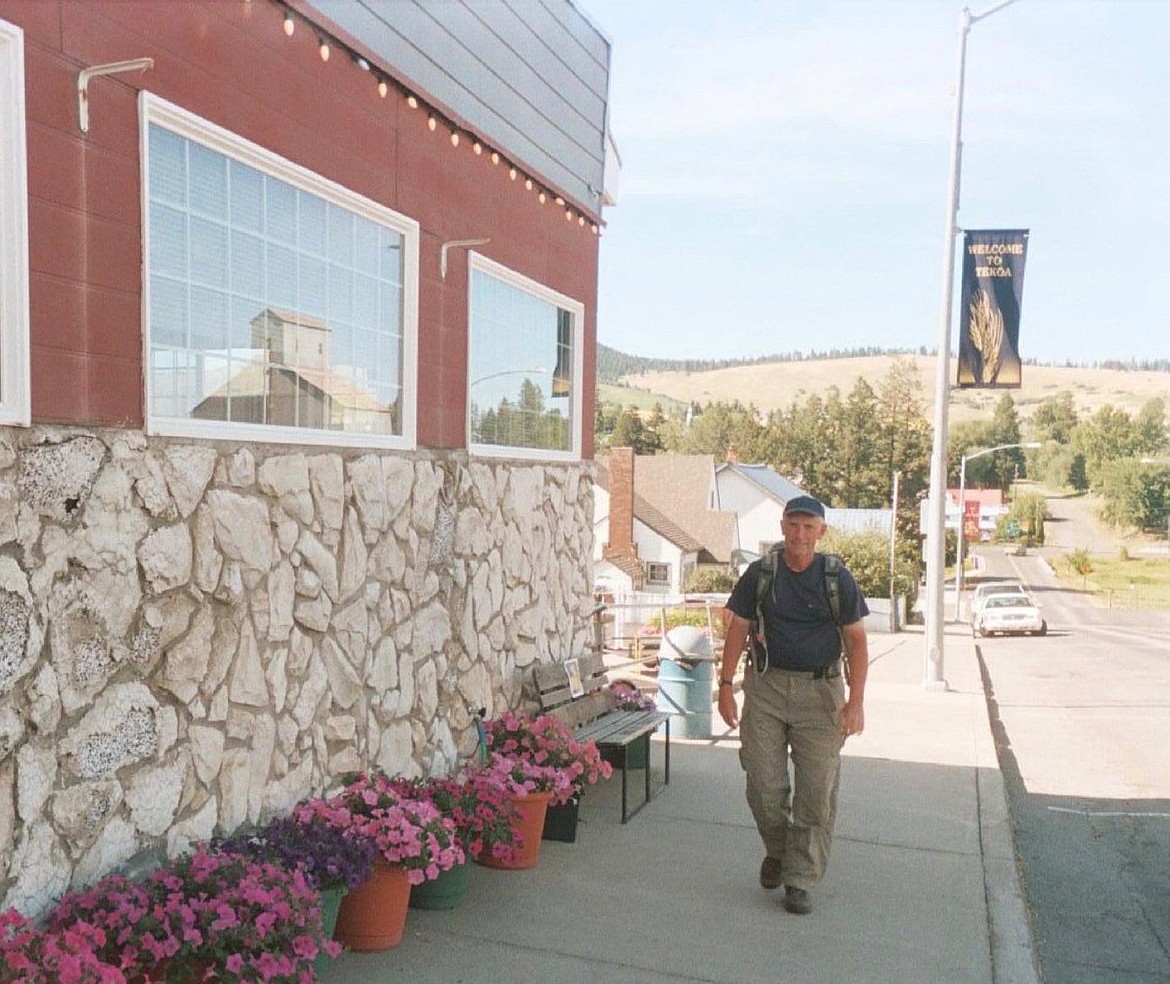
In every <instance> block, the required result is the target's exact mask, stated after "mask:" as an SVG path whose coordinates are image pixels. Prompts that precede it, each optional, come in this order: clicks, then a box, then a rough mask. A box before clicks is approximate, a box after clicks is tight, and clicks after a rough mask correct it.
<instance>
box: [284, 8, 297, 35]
mask: <svg viewBox="0 0 1170 984" xmlns="http://www.w3.org/2000/svg"><path fill="white" fill-rule="evenodd" d="M296 29H297V25H296V22H295V21H294V20H293V17H292V14H290V13H288V12H287V11H286V12H285V15H284V33H285V34H286V35H287V36H288V37H290V38H291V37H292V36H293V31H295V30H296Z"/></svg>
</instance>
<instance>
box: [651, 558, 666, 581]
mask: <svg viewBox="0 0 1170 984" xmlns="http://www.w3.org/2000/svg"><path fill="white" fill-rule="evenodd" d="M646 583H647V584H670V564H660V563H657V562H656V561H653V560H648V561H646Z"/></svg>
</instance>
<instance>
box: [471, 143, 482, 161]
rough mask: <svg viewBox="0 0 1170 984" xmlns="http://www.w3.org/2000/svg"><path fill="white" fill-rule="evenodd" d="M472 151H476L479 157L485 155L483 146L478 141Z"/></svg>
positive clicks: (472, 146)
mask: <svg viewBox="0 0 1170 984" xmlns="http://www.w3.org/2000/svg"><path fill="white" fill-rule="evenodd" d="M471 149H472V150H474V151H475V156H476V157H479V155H480V154H482V153H483V144H481V143H480V142H479V141H478V140H477V141H476V142H475V143H473V144H472V145H471Z"/></svg>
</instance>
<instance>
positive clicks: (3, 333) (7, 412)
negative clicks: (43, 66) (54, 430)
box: [0, 20, 31, 427]
mask: <svg viewBox="0 0 1170 984" xmlns="http://www.w3.org/2000/svg"><path fill="white" fill-rule="evenodd" d="M26 126H27V124H26V120H25V108H24V32H23V31H22V30H21V29H20V28H19V27H16V26H15V25H13V24H9V23H8V22H7V21H3V20H0V161H2V163H0V424H9V425H20V426H24V427H27V426H28V425H29V423H30V422H31V408H30V400H29V394H30V386H29V309H28V280H29V277H28V148H27V145H26V142H25V140H26V137H25V132H26Z"/></svg>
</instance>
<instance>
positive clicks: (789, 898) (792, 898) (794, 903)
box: [784, 885, 812, 916]
mask: <svg viewBox="0 0 1170 984" xmlns="http://www.w3.org/2000/svg"><path fill="white" fill-rule="evenodd" d="M784 908H785V909H787V910H788V911H789V912H794V913H796V914H797V915H798V916H803V915H805V914H806V913H809V912H812V899H810V898H809V897H808V892H807V891H806V890H805V889H803V888H794V887H793V886H792V885H789V886H788V887H787V888H786V889H784Z"/></svg>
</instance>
